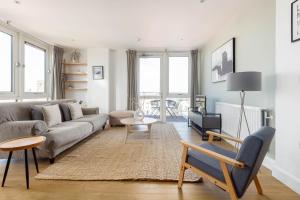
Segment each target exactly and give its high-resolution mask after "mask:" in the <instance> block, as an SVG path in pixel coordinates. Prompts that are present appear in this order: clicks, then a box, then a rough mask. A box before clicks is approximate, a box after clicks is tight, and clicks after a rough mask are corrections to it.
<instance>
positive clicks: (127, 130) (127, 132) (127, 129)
mask: <svg viewBox="0 0 300 200" xmlns="http://www.w3.org/2000/svg"><path fill="white" fill-rule="evenodd" d="M128 134H129V125H126V138H125V144H126V142H127V138H128Z"/></svg>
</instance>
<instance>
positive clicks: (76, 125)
mask: <svg viewBox="0 0 300 200" xmlns="http://www.w3.org/2000/svg"><path fill="white" fill-rule="evenodd" d="M92 129H93V127H92V125H91V124H90V123H87V122H73V121H68V122H63V123H60V124H57V125H55V126H52V127H50V128H49V131H48V133H47V134H45V136H46V138H47V140H46V145H48V148H50V149H55V148H59V147H61V146H64V145H67V144H69V143H73V142H75V141H80V140H81V139H82V138H85V137H86V136H88V135H90V134H91V133H92Z"/></svg>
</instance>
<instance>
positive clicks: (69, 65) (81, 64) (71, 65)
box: [64, 63, 87, 67]
mask: <svg viewBox="0 0 300 200" xmlns="http://www.w3.org/2000/svg"><path fill="white" fill-rule="evenodd" d="M64 65H65V67H76V66H82V67H86V66H87V64H86V63H64Z"/></svg>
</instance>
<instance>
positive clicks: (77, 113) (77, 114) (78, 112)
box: [69, 103, 83, 120]
mask: <svg viewBox="0 0 300 200" xmlns="http://www.w3.org/2000/svg"><path fill="white" fill-rule="evenodd" d="M69 109H70V113H71V117H72V120H74V119H79V118H81V117H83V113H82V109H81V106H80V105H79V104H77V103H71V104H69Z"/></svg>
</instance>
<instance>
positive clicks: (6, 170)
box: [2, 151, 13, 187]
mask: <svg viewBox="0 0 300 200" xmlns="http://www.w3.org/2000/svg"><path fill="white" fill-rule="evenodd" d="M12 153H13V152H12V151H10V152H9V155H8V159H7V162H6V167H5V171H4V176H3V180H2V187H4V184H5V180H6V176H7V172H8V168H9V164H10V160H11V156H12Z"/></svg>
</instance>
